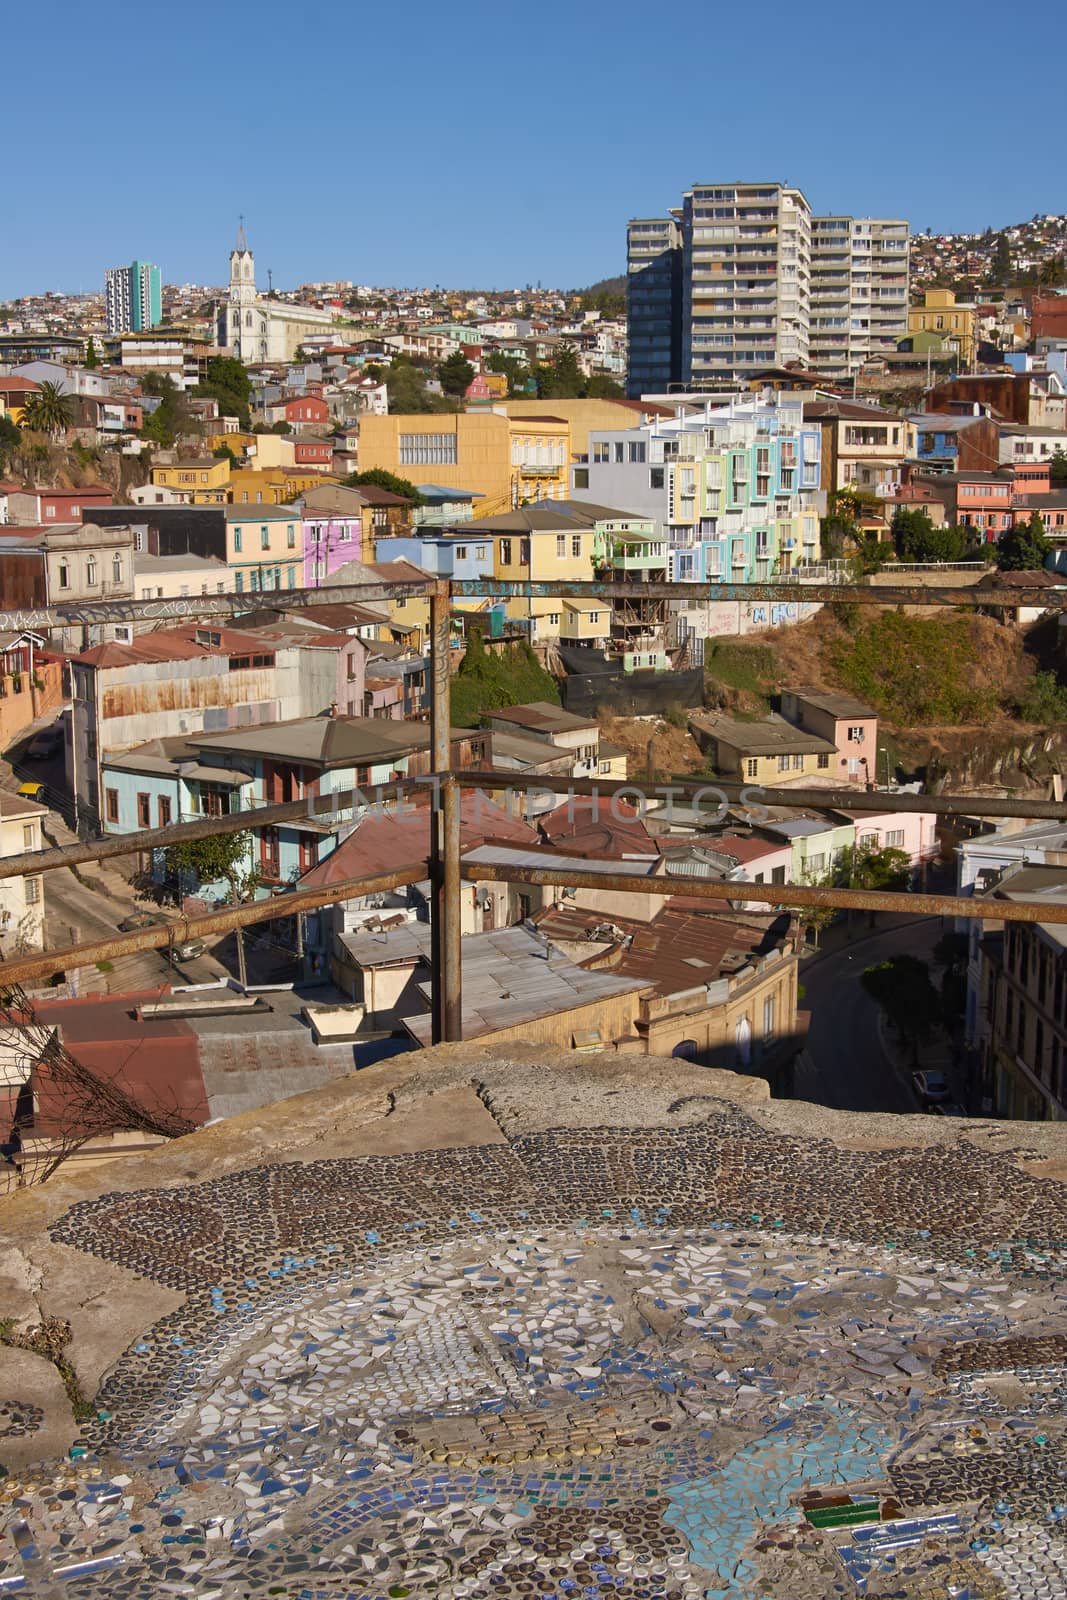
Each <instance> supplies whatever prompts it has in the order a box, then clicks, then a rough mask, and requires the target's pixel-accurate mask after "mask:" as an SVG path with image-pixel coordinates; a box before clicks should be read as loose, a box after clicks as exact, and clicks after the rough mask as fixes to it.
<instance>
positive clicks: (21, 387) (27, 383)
mask: <svg viewBox="0 0 1067 1600" xmlns="http://www.w3.org/2000/svg"><path fill="white" fill-rule="evenodd" d="M40 387H41V385H40V384H39V383H34V381H33V379H32V378H15V377H11V378H0V394H26V393H28V391H29V390H31V389H39V388H40Z"/></svg>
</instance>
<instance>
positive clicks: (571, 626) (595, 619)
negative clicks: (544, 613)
mask: <svg viewBox="0 0 1067 1600" xmlns="http://www.w3.org/2000/svg"><path fill="white" fill-rule="evenodd" d="M559 606H560V611H559V623H558V626H557V628H556V630H555V631H556V634H557V636H558V638H560V639H561V640H562V641H563V643H564V644H591V645H595V646H596V647H597V648H598V649H603V648H604V647H606V645H607V643H608V641H609V639H610V638H611V606H610V605H609V603H608V602H607V601H606V600H561V601H560V602H559ZM552 621H553V618H552V617H551V616H550V617H549V618H548V628H549V631H551V629H552ZM541 622H542V619H541V618H538V624H539V626H540V625H541Z"/></svg>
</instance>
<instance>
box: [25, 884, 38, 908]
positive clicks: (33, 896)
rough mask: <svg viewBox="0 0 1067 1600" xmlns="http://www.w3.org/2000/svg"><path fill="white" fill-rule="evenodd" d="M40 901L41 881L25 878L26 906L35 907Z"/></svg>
mask: <svg viewBox="0 0 1067 1600" xmlns="http://www.w3.org/2000/svg"><path fill="white" fill-rule="evenodd" d="M40 899H41V880H40V878H27V879H26V904H27V905H28V906H35V905H37V904H38V903H39V902H40Z"/></svg>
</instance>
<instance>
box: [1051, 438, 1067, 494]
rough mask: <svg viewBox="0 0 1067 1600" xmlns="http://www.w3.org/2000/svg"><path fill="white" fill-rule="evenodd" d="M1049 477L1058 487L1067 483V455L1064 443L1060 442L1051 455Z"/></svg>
mask: <svg viewBox="0 0 1067 1600" xmlns="http://www.w3.org/2000/svg"><path fill="white" fill-rule="evenodd" d="M1048 477H1049V482H1050V483H1051V484H1054V485H1055V486H1056V487H1057V488H1062V487H1063V485H1064V484H1065V483H1067V455H1065V454H1064V452H1063V446H1062V445H1059V444H1058V445H1057V446H1056V448H1055V450H1053V452H1052V455H1051V456H1050V457H1049V464H1048Z"/></svg>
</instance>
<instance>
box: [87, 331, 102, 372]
mask: <svg viewBox="0 0 1067 1600" xmlns="http://www.w3.org/2000/svg"><path fill="white" fill-rule="evenodd" d="M99 365H100V357H99V356H98V355H97V353H96V345H95V344H94V343H93V336H92V334H90V335H89V343H88V344H87V345H86V346H85V370H86V371H87V372H93V371H95V369H96V368H97V367H98V366H99Z"/></svg>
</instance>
